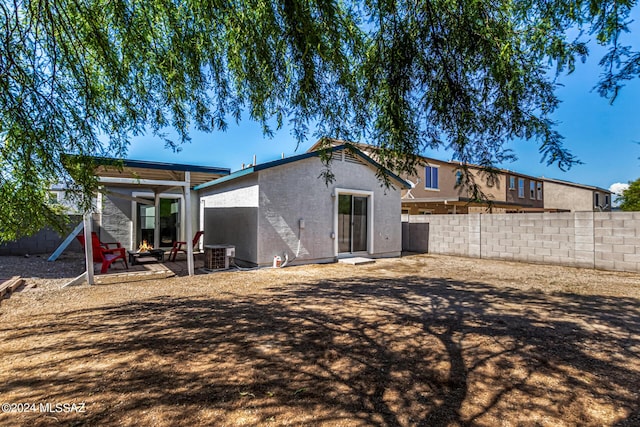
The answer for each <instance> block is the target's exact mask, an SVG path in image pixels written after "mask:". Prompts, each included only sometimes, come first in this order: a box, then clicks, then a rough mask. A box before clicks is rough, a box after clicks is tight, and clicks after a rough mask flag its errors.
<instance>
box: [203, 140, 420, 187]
mask: <svg viewBox="0 0 640 427" xmlns="http://www.w3.org/2000/svg"><path fill="white" fill-rule="evenodd" d="M344 149H349V150H353V153H355V154H357V155H358V157H361V158H362V159H363V160H365V161H366V162H368V163H369V164H371V165H372V166H374V167H375V168H376V169H380V168H381V169H384V168H382V166H381V165H380V164H379V163H378V162H376V161H375V160H373V159H372V158H371V157H369V156H367V155H366V154H365V153H363V152H362V151H360V150H359V149H357V148H356V147H354V146H353V145H351V144H342V145H337V146H335V147H331V148H330V149H328V151H330V152H335V151H340V150H344ZM318 156H320V151H312V152H310V153H304V154H299V155H297V156H292V157H287V158H286V159H279V160H273V161H271V162H267V163H262V164H259V165H255V166H252V167H249V168H246V169H242V170H239V171H236V172H234V173H232V174H230V175H227V176H224V177H222V178H218V179H214V180H213V181H209V182H205V183H204V184H200V185H197V186H195V187H193V189H194V190H201V189H203V188H207V187H211V186H214V185H218V184H222V183H224V182H227V181H231V180H234V179H237V178H240V177H242V176H245V175H249V174H252V173H254V172H258V171H261V170H265V169H270V168H273V167H276V166H282V165H286V164H289V163H294V162H297V161H299V160H304V159H308V158H311V157H318ZM384 170H385V171H386V173H387V174H388V175H389V176H390V177H391V178H393V179H394V180H396V181H397V182H398V183H399V184H400V185H401V186H402V187H404V188H411V186H410V185H409V184H408V183H407V182H406V181H405V180H403V179H402V178H400V177H399V176H398V175H396V174H394V173H393V172H391V171H389V170H387V169H384Z"/></svg>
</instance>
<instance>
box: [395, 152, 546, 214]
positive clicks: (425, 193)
mask: <svg viewBox="0 0 640 427" xmlns="http://www.w3.org/2000/svg"><path fill="white" fill-rule="evenodd" d="M461 166H462V165H461V164H460V163H458V162H453V161H452V162H446V161H442V160H436V159H430V158H426V157H423V158H422V164H421V165H420V166H419V167H418V168H417V170H416V175H415V176H412V177H409V178H408V180H410V181H411V182H412V183H415V185H414V188H412V189H411V190H410V191H408V192H406V193H405V194H404V195H403V197H402V210H403V212H405V213H408V214H411V215H416V214H461V213H511V212H541V211H543V208H544V201H543V198H544V189H543V183H542V181H541V180H539V179H537V178H534V177H531V176H527V175H524V174H521V173H517V172H513V171H508V170H501V171H499V173H498V174H497V175H496V176H495V179H493V180H492V181H491V182H489V180H488V179H487V176H485V175H484V174H483V173H482V172H481V169H480V168H479V167H478V166H475V165H468V166H467V167H468V170H469V172H470V173H471V175H472V176H473V177H474V180H475V183H476V184H477V185H478V187H479V190H480V191H481V192H482V193H483V194H484V197H486V200H485V201H479V200H474V199H473V198H472V195H471V194H470V191H469V190H468V189H466V188H462V187H460V186H459V185H458V184H459V182H460V180H461V179H462V171H461Z"/></svg>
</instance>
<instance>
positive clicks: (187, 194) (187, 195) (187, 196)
mask: <svg viewBox="0 0 640 427" xmlns="http://www.w3.org/2000/svg"><path fill="white" fill-rule="evenodd" d="M184 181H185V185H184V187H182V191H183V193H184V204H185V205H186V206H185V211H186V215H185V216H186V224H185V228H186V230H185V232H186V233H187V236H186V238H185V241H186V242H187V270H188V271H189V276H193V275H194V268H193V245H192V244H191V240H192V239H193V224H192V218H191V208H192V207H191V172H189V171H186V172H185V173H184Z"/></svg>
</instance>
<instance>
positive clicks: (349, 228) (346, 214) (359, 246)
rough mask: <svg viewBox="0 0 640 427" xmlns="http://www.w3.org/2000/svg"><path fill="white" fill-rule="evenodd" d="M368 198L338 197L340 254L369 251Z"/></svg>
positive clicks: (341, 195)
mask: <svg viewBox="0 0 640 427" xmlns="http://www.w3.org/2000/svg"><path fill="white" fill-rule="evenodd" d="M367 202H368V199H367V197H362V196H353V195H350V194H340V195H338V252H339V253H352V252H366V251H367V226H368V224H367V221H368V218H367Z"/></svg>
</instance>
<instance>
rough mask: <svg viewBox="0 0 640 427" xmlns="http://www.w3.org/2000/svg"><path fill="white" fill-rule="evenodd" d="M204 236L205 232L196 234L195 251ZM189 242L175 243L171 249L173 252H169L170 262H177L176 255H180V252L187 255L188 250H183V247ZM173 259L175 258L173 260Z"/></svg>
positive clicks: (194, 239)
mask: <svg viewBox="0 0 640 427" xmlns="http://www.w3.org/2000/svg"><path fill="white" fill-rule="evenodd" d="M203 234H204V231H198V232H197V233H196V235H195V236H194V237H193V242H192V244H193V248H194V249H195V247H196V245H197V244H198V240H200V237H202V235H203ZM186 245H187V242H173V247H172V248H171V252H169V260H170V261H175V260H176V255H178V252H184V253H185V254H186V253H187V249H186V248H184V249H183V248H182V247H183V246H186ZM172 257H173V258H172Z"/></svg>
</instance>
